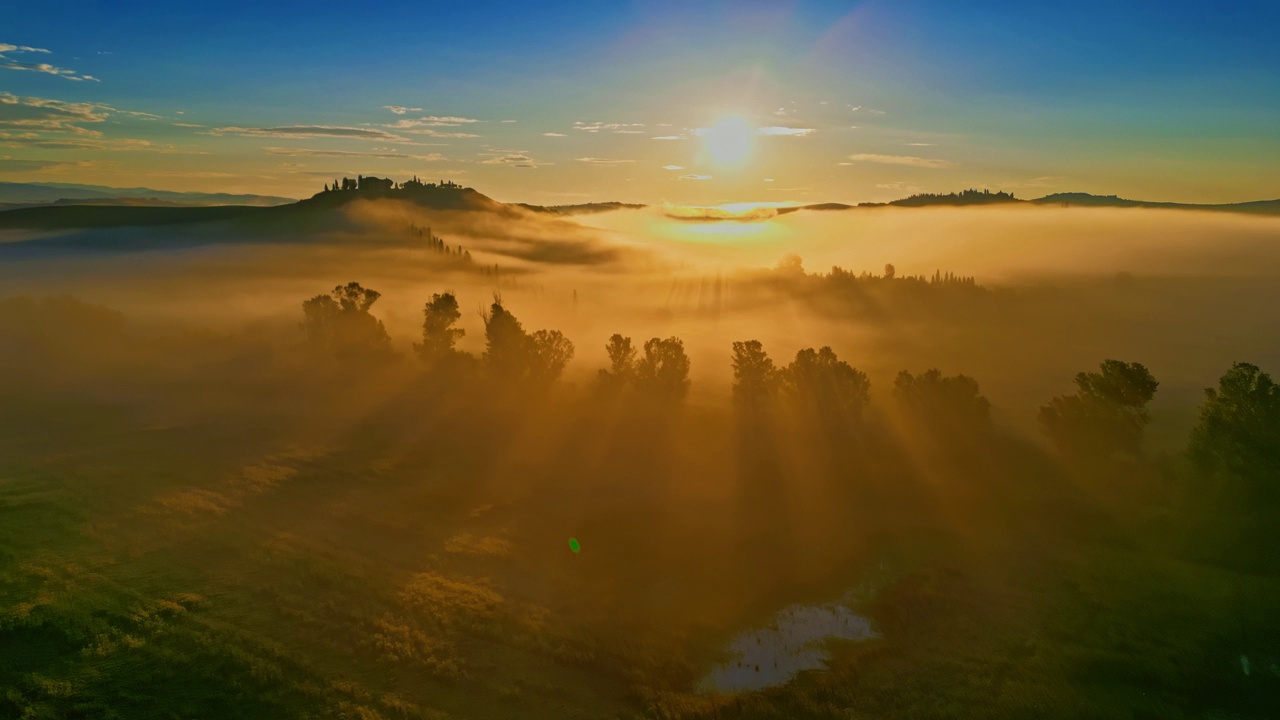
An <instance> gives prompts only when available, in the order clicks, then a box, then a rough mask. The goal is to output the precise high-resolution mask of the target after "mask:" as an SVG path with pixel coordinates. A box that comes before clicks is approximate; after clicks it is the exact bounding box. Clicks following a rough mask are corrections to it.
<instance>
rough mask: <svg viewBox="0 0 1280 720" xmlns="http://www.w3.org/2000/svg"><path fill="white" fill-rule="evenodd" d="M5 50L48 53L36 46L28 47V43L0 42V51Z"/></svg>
mask: <svg viewBox="0 0 1280 720" xmlns="http://www.w3.org/2000/svg"><path fill="white" fill-rule="evenodd" d="M7 52H24V53H44V54H46V55H48V54H49V51H48V50H45V49H44V48H38V47H30V46H28V45H10V44H9V43H0V53H7Z"/></svg>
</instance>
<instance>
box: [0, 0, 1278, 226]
mask: <svg viewBox="0 0 1280 720" xmlns="http://www.w3.org/2000/svg"><path fill="white" fill-rule="evenodd" d="M1276 28H1280V3H1274V2H1267V3H1263V2H1236V3H1231V4H1230V6H1229V7H1225V8H1222V7H1213V6H1212V5H1210V4H1208V3H1181V2H1163V3H1154V2H1152V3H1147V2H1140V3H1101V2H1075V3H1055V4H1041V3H1013V2H924V1H921V0H907V1H905V2H904V1H901V0H899V1H895V2H888V1H884V2H861V3H858V2H777V1H774V2H732V3H729V2H702V3H689V2H682V3H677V2H629V3H602V2H580V3H527V2H522V3H506V2H490V3H456V4H437V3H424V2H415V3H379V4H377V5H372V4H355V3H343V4H328V3H326V4H319V3H313V4H310V5H306V6H303V5H298V6H295V7H291V8H281V7H279V6H278V4H274V3H262V2H258V3H241V2H234V3H221V4H218V5H201V6H196V5H192V4H187V3H129V2H109V3H108V2H96V3H95V2H75V3H62V2H45V3H38V4H37V3H30V4H20V5H19V4H8V5H6V6H4V7H0V50H3V52H0V58H3V60H0V180H8V181H62V182H92V183H102V184H111V185H148V186H153V187H165V188H174V189H194V190H213V189H220V190H223V189H225V190H235V191H249V192H264V193H273V194H285V195H293V196H299V195H304V194H309V193H310V192H312V191H314V190H315V189H318V187H319V185H320V183H322V182H323V179H324V178H327V177H331V176H333V175H337V174H341V173H350V174H354V173H357V172H360V173H364V174H383V175H388V174H389V175H393V176H405V175H407V174H411V173H417V174H419V175H424V176H428V177H437V176H438V177H449V178H452V179H455V180H458V181H459V182H463V183H465V184H470V185H473V186H476V187H478V188H480V189H481V190H483V191H486V192H489V193H490V194H493V195H494V196H496V197H499V198H500V199H507V200H529V201H535V202H557V201H563V202H578V201H581V200H587V199H624V200H639V201H645V202H660V201H664V200H667V201H672V202H718V201H727V200H780V201H783V200H795V201H812V200H843V201H859V200H878V199H887V198H892V197H898V196H901V195H903V194H907V193H909V192H917V191H949V190H953V189H959V188H961V187H970V186H977V187H991V188H1001V189H1009V190H1013V191H1014V192H1016V193H1017V194H1019V195H1020V196H1037V195H1041V194H1046V193H1048V192H1056V191H1064V190H1083V191H1091V192H1100V193H1119V194H1121V195H1128V196H1137V197H1144V198H1151V199H1170V200H1208V201H1228V200H1246V199H1258V198H1264V197H1265V198H1272V197H1280V172H1277V170H1278V168H1280V43H1277V42H1276V41H1275V32H1276ZM42 51H47V52H42ZM388 108H393V109H388ZM726 116H740V117H743V118H746V119H747V121H748V122H749V123H750V124H751V125H752V127H755V128H761V130H760V132H759V133H758V134H757V135H756V136H755V137H754V138H752V139H751V141H750V145H751V147H750V148H749V153H748V155H747V158H746V160H744V161H742V162H739V163H735V164H734V165H733V166H732V167H730V166H726V165H725V164H724V163H717V162H716V158H715V157H712V156H709V154H708V152H707V148H706V145H707V142H708V138H709V137H713V136H714V133H712V134H711V135H708V134H707V132H706V130H705V129H706V128H714V127H716V123H717V122H718V121H720V120H722V119H723V118H724V117H726ZM464 121H467V122H464ZM469 121H474V122H469ZM504 121H508V122H504ZM510 121H514V122H510ZM770 128H773V130H770ZM655 138H676V139H672V140H656V139H655ZM668 168H670V169H668Z"/></svg>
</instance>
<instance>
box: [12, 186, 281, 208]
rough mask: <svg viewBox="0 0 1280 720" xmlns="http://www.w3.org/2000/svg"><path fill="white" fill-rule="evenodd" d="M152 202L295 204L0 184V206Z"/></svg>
mask: <svg viewBox="0 0 1280 720" xmlns="http://www.w3.org/2000/svg"><path fill="white" fill-rule="evenodd" d="M146 200H155V201H157V202H159V203H166V204H170V205H253V206H261V207H269V206H274V205H286V204H288V203H292V202H296V201H297V200H296V199H295V198H287V197H279V196H275V195H252V194H232V193H202V192H175V191H173V190H156V189H154V188H146V187H132V188H118V187H109V186H106V185H81V184H77V183H55V182H50V183H13V182H0V205H27V206H30V205H43V204H49V203H55V202H63V203H64V204H69V203H72V202H74V201H86V202H81V203H80V204H87V203H88V202H94V201H98V202H102V203H104V204H121V203H122V202H123V201H132V202H133V204H141V202H142V201H146Z"/></svg>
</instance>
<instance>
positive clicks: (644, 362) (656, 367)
mask: <svg viewBox="0 0 1280 720" xmlns="http://www.w3.org/2000/svg"><path fill="white" fill-rule="evenodd" d="M635 383H636V387H637V388H638V389H640V390H642V391H643V392H645V393H651V394H652V395H653V396H656V397H660V398H665V399H671V400H679V399H681V398H683V397H684V396H685V394H686V393H687V392H688V391H689V356H688V355H686V354H685V352H684V342H683V341H682V340H680V338H678V337H669V338H667V339H666V340H662V339H659V338H652V339H650V340H649V341H648V342H646V343H645V344H644V357H642V358H640V361H639V362H637V363H636V371H635Z"/></svg>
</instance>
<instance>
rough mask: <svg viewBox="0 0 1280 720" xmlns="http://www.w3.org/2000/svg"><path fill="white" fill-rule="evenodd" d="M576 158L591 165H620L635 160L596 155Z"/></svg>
mask: <svg viewBox="0 0 1280 720" xmlns="http://www.w3.org/2000/svg"><path fill="white" fill-rule="evenodd" d="M576 159H577V161H578V162H584V163H590V164H592V165H622V164H625V163H633V162H635V160H615V159H611V158H597V157H580V158H576Z"/></svg>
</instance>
